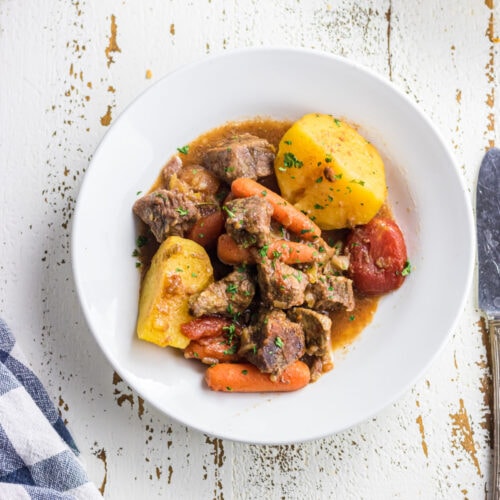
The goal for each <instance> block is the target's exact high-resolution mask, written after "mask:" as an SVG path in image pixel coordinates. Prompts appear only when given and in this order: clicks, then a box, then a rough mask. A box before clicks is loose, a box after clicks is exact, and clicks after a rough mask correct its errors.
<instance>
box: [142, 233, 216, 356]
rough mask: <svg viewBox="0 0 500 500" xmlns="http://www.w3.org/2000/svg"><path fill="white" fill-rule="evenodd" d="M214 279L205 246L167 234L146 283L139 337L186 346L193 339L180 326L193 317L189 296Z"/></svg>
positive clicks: (143, 290) (152, 262) (163, 343)
mask: <svg viewBox="0 0 500 500" xmlns="http://www.w3.org/2000/svg"><path fill="white" fill-rule="evenodd" d="M212 281H213V269H212V265H211V263H210V259H209V257H208V255H207V253H206V252H205V250H204V248H203V247H202V246H200V245H198V243H195V242H194V241H191V240H188V239H184V238H180V237H179V236H170V237H169V238H167V239H166V240H165V241H164V242H163V243H162V244H161V245H160V248H158V250H157V252H156V253H155V255H154V257H153V260H152V261H151V267H150V268H149V269H148V271H147V273H146V276H145V277H144V281H143V284H142V289H141V295H140V299H139V316H138V319H137V335H138V336H139V338H140V339H142V340H147V341H149V342H153V343H154V344H158V345H159V346H162V347H164V346H168V345H169V346H172V347H178V348H180V349H183V348H184V347H186V346H187V345H188V344H189V339H188V338H187V337H185V336H184V335H183V334H182V333H181V330H180V326H181V325H182V324H183V323H187V322H188V321H190V320H191V319H193V317H192V316H191V315H190V314H189V306H188V301H189V297H190V296H191V295H193V294H194V293H198V292H201V291H202V290H203V289H205V288H206V287H207V286H208V285H209V284H210V283H211V282H212Z"/></svg>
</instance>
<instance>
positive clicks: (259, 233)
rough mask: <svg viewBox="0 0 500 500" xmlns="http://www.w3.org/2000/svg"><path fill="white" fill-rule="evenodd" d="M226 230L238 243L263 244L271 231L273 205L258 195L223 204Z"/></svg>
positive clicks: (247, 245)
mask: <svg viewBox="0 0 500 500" xmlns="http://www.w3.org/2000/svg"><path fill="white" fill-rule="evenodd" d="M224 207H225V212H226V215H227V218H226V231H227V232H228V233H229V234H230V235H231V236H232V237H233V239H234V240H235V241H236V243H238V244H239V245H242V246H244V247H249V246H252V245H259V246H262V245H265V244H266V242H267V241H268V240H269V236H270V233H271V215H272V214H273V207H272V206H271V204H270V203H269V202H268V201H266V200H265V199H264V198H261V197H260V196H250V197H249V198H236V199H234V200H231V201H228V202H227V203H226V204H225V206H224Z"/></svg>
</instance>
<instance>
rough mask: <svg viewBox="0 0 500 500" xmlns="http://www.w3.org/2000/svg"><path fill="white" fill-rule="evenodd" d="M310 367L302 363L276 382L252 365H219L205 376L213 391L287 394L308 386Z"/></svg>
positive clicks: (278, 377)
mask: <svg viewBox="0 0 500 500" xmlns="http://www.w3.org/2000/svg"><path fill="white" fill-rule="evenodd" d="M309 379H310V371H309V367H308V366H307V365H306V364H305V363H303V362H302V361H295V363H292V364H291V365H289V366H287V367H286V368H285V369H284V370H283V372H281V374H280V375H278V376H277V379H276V381H273V380H272V379H271V375H270V374H269V373H262V372H261V371H259V369H258V368H257V367H256V366H254V365H252V364H251V363H219V364H217V365H213V366H210V367H209V368H207V371H206V372H205V382H206V383H207V385H208V387H209V388H210V389H212V390H213V391H224V392H285V391H296V390H297V389H302V387H305V386H306V385H307V384H308V383H309Z"/></svg>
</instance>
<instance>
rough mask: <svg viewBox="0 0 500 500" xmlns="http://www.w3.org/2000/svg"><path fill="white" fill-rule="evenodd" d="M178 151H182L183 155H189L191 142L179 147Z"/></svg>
mask: <svg viewBox="0 0 500 500" xmlns="http://www.w3.org/2000/svg"><path fill="white" fill-rule="evenodd" d="M177 151H179V153H182V154H183V155H187V154H188V152H189V144H186V145H185V146H182V148H177Z"/></svg>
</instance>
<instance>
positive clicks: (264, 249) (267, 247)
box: [259, 245, 269, 257]
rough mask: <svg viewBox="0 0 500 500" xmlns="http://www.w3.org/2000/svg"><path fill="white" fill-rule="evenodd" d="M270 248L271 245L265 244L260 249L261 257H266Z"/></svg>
mask: <svg viewBox="0 0 500 500" xmlns="http://www.w3.org/2000/svg"><path fill="white" fill-rule="evenodd" d="M268 250H269V245H264V246H263V247H262V248H261V249H260V250H259V255H260V256H261V257H266V256H267V251H268Z"/></svg>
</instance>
